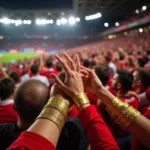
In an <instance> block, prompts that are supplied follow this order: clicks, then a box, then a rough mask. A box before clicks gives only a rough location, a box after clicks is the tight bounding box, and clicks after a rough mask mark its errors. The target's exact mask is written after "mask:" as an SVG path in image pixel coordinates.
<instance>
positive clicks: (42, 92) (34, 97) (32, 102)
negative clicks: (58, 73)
mask: <svg viewBox="0 0 150 150" xmlns="http://www.w3.org/2000/svg"><path fill="white" fill-rule="evenodd" d="M48 97H49V90H48V88H47V87H46V85H45V84H44V83H42V82H41V81H38V80H29V81H27V82H24V83H23V84H22V85H20V86H19V88H18V89H17V91H16V92H15V94H14V108H15V110H16V111H17V112H18V115H19V118H20V120H21V121H23V122H33V121H34V120H35V119H36V117H37V116H38V115H39V113H40V112H41V110H42V109H43V107H44V106H45V104H46V103H47V101H48Z"/></svg>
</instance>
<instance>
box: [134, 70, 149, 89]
mask: <svg viewBox="0 0 150 150" xmlns="http://www.w3.org/2000/svg"><path fill="white" fill-rule="evenodd" d="M136 71H137V72H138V76H137V78H138V79H139V80H141V83H142V85H143V86H144V87H145V88H148V87H149V86H150V70H148V69H145V68H137V69H136Z"/></svg>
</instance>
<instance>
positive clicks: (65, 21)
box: [60, 18, 68, 24]
mask: <svg viewBox="0 0 150 150" xmlns="http://www.w3.org/2000/svg"><path fill="white" fill-rule="evenodd" d="M60 21H61V23H62V24H66V23H67V22H68V20H67V19H66V18H61V20H60Z"/></svg>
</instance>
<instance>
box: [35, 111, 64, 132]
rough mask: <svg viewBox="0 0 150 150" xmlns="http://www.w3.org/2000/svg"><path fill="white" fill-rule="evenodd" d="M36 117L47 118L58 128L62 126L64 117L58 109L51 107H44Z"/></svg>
mask: <svg viewBox="0 0 150 150" xmlns="http://www.w3.org/2000/svg"><path fill="white" fill-rule="evenodd" d="M37 119H48V120H50V121H52V122H53V123H55V124H56V125H57V126H58V128H59V130H60V131H61V129H62V128H63V125H64V122H65V118H64V116H63V115H62V114H61V113H60V111H58V110H56V109H53V108H44V109H43V110H42V112H41V114H40V115H39V116H38V117H37Z"/></svg>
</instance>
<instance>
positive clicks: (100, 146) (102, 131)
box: [79, 105, 119, 150]
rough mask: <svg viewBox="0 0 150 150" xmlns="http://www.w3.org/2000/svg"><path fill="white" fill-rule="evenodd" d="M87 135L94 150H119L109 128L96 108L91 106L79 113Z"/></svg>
mask: <svg viewBox="0 0 150 150" xmlns="http://www.w3.org/2000/svg"><path fill="white" fill-rule="evenodd" d="M79 118H80V120H81V122H82V125H83V128H84V130H85V134H86V136H87V138H88V140H89V143H90V145H91V147H92V149H93V150H119V148H118V146H117V143H116V142H115V140H114V138H113V136H112V134H111V133H110V131H109V129H108V127H107V126H106V124H105V123H104V121H103V119H102V117H101V115H99V114H98V113H97V111H96V108H95V107H94V106H92V105H91V106H89V107H87V108H85V109H83V110H82V111H81V112H80V113H79Z"/></svg>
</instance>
